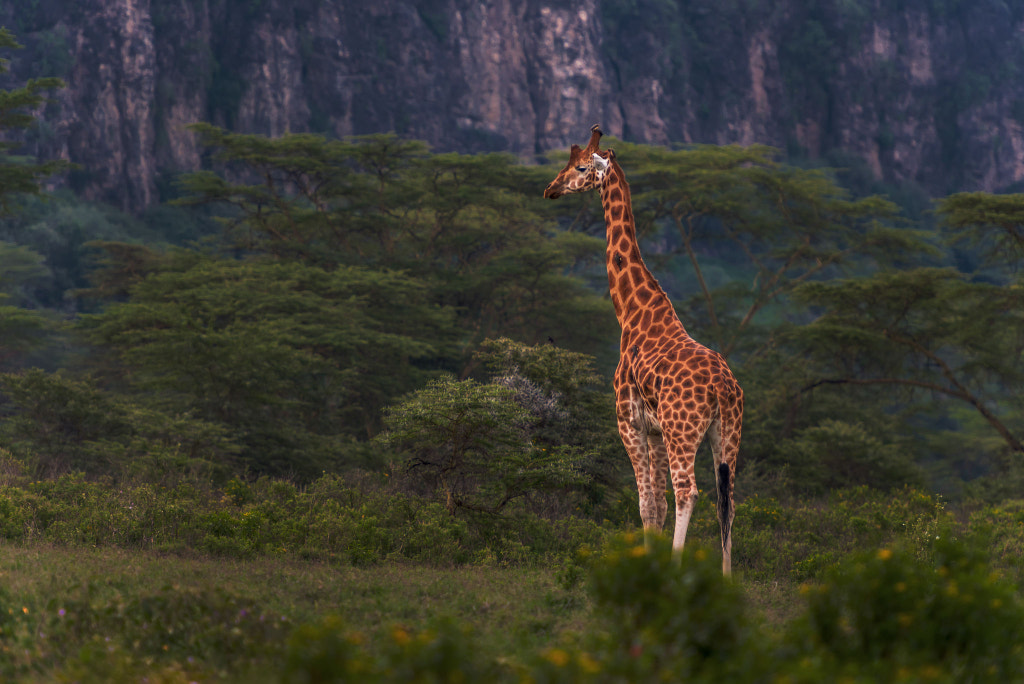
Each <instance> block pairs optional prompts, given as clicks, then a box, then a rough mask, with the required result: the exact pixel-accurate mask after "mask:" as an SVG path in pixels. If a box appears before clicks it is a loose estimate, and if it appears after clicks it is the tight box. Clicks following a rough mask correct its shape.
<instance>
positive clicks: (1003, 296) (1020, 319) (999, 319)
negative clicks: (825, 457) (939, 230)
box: [792, 268, 1024, 454]
mask: <svg viewBox="0 0 1024 684" xmlns="http://www.w3.org/2000/svg"><path fill="white" fill-rule="evenodd" d="M798 300H799V301H801V302H803V303H805V304H808V305H813V306H814V307H819V308H820V309H821V310H822V314H821V315H820V316H819V317H818V318H817V319H816V320H815V321H814V322H812V323H811V324H809V325H807V326H803V327H802V328H799V329H797V330H794V331H793V333H792V339H794V340H795V341H797V343H798V344H799V345H800V346H801V348H802V350H803V352H804V353H805V354H806V356H807V357H808V358H809V359H812V360H813V361H812V363H813V364H814V367H815V371H816V372H815V376H816V377H815V376H812V379H810V380H809V382H807V384H805V385H804V386H803V387H801V388H800V389H799V393H801V394H806V393H809V392H812V391H814V390H815V389H817V388H818V387H821V386H823V385H875V386H889V387H893V388H902V389H905V390H910V391H912V393H920V392H925V393H926V395H927V396H939V397H944V398H946V399H953V400H956V401H958V402H964V403H965V404H966V405H968V406H970V407H971V408H972V409H973V410H974V411H976V412H977V413H978V414H979V415H980V416H981V417H982V418H983V419H984V420H985V422H986V423H987V424H988V425H989V426H990V427H991V429H993V430H995V432H996V433H997V434H998V435H999V436H1000V437H1001V439H1002V440H1003V441H1004V443H1005V446H1006V447H1008V448H1009V449H1011V450H1012V451H1014V452H1017V453H1021V454H1024V444H1022V437H1024V430H1022V429H1024V423H1022V422H1021V420H1020V415H1021V409H1022V408H1024V403H1022V402H1021V398H1020V393H1019V388H1020V387H1021V386H1022V383H1024V364H1022V363H1021V361H1022V356H1021V355H1022V353H1024V334H1022V333H1024V294H1022V293H1021V292H1020V289H1019V288H1010V287H1001V286H998V285H992V284H987V283H978V282H971V281H970V280H969V279H968V278H966V277H965V276H964V275H963V274H961V273H959V272H957V271H955V270H954V269H932V268H918V269H912V270H908V271H896V272H886V273H878V274H875V275H873V276H870V277H866V278H860V279H851V280H839V281H833V282H829V283H815V284H808V285H805V286H803V287H802V288H801V289H800V290H799V292H798Z"/></svg>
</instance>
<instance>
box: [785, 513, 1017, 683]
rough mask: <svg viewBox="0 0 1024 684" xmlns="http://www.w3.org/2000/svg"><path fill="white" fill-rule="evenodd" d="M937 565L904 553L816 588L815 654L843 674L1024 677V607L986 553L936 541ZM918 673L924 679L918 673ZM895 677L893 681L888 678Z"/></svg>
mask: <svg viewBox="0 0 1024 684" xmlns="http://www.w3.org/2000/svg"><path fill="white" fill-rule="evenodd" d="M933 553H934V557H933V562H931V563H927V562H922V561H920V560H917V558H916V557H915V556H914V554H913V553H911V552H908V551H905V550H902V549H899V548H897V549H895V550H894V549H890V548H885V547H883V548H881V549H879V550H877V551H875V552H873V553H865V554H859V555H857V556H854V557H852V558H850V559H849V560H847V561H846V562H845V563H844V565H843V566H842V567H841V568H837V569H836V570H835V571H833V572H831V573H829V575H828V576H827V577H826V580H825V582H824V583H823V584H821V585H819V586H817V587H813V588H809V590H808V594H809V598H808V604H809V606H808V614H807V618H806V624H805V628H806V629H807V631H808V632H809V636H808V637H807V638H808V642H809V643H808V646H807V647H809V648H813V649H815V650H818V649H820V650H821V651H822V652H823V653H824V655H825V657H826V660H825V662H826V663H828V666H830V667H833V668H835V670H836V671H839V672H858V673H860V674H861V675H869V674H875V673H877V675H876V676H879V677H880V678H884V677H886V676H887V675H886V673H893V672H906V673H907V675H908V676H909V677H913V676H915V675H916V677H919V678H922V679H926V678H940V677H941V678H943V679H948V680H950V681H964V680H965V679H974V678H976V679H977V680H979V681H1005V680H1006V679H1013V678H1015V677H1017V676H1019V675H1020V673H1021V671H1022V670H1024V650H1022V648H1021V646H1020V643H1019V640H1018V639H1017V638H1016V636H1015V635H1016V633H1017V631H1018V630H1019V629H1021V627H1022V626H1024V606H1022V604H1021V601H1020V597H1019V596H1018V595H1017V592H1016V591H1015V588H1014V586H1013V585H1011V584H1010V583H1008V582H1006V581H1004V580H1001V579H1000V578H999V577H998V576H997V575H994V574H993V573H992V571H991V569H990V568H989V566H988V564H987V563H986V558H985V556H986V555H987V554H986V553H985V552H983V551H982V550H981V548H980V547H979V546H970V545H966V544H963V543H959V542H956V541H953V540H951V539H950V538H949V537H948V532H947V533H945V534H944V535H942V536H940V537H939V538H938V539H936V541H935V543H934V550H933ZM910 673H915V674H914V675H911V674H910ZM888 676H891V675H888Z"/></svg>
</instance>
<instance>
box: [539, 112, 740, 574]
mask: <svg viewBox="0 0 1024 684" xmlns="http://www.w3.org/2000/svg"><path fill="white" fill-rule="evenodd" d="M600 137H601V131H600V129H599V128H598V127H597V126H594V127H593V129H592V135H591V139H590V144H589V145H587V148H586V149H584V150H580V148H579V147H577V146H576V145H573V146H572V150H571V152H570V157H569V163H568V164H567V165H566V167H565V168H564V169H563V170H562V172H561V173H559V175H558V176H557V177H556V178H555V180H554V181H552V183H551V184H550V185H549V186H548V188H547V190H545V191H544V196H545V197H549V198H551V199H556V198H558V197H560V196H561V195H564V194H568V193H574V192H585V191H587V190H591V189H594V188H599V189H600V191H601V204H602V206H603V208H604V217H605V230H606V236H607V240H608V245H607V253H606V261H607V268H608V287H609V291H610V293H611V299H612V304H613V305H614V306H615V316H616V318H618V320H619V325H620V326H621V327H622V340H621V344H620V349H619V351H620V357H619V366H618V368H617V369H616V371H615V378H614V387H615V405H616V415H617V418H618V426H619V434H620V436H621V437H622V442H623V444H624V445H625V447H626V451H627V452H628V453H629V458H630V461H632V463H633V471H634V473H635V474H636V483H637V490H638V492H639V495H640V517H641V518H642V520H643V525H644V530H645V532H646V531H650V530H661V528H662V526H663V525H664V523H665V516H666V513H667V510H668V502H667V501H666V500H665V485H666V479H667V476H671V481H672V487H673V490H674V492H675V500H676V520H675V534H674V537H673V541H672V546H673V549H675V550H676V551H679V550H681V549H682V546H683V542H684V540H685V538H686V528H687V527H688V525H689V522H690V516H691V514H692V513H693V507H694V504H695V503H696V500H697V483H696V480H695V479H694V460H695V456H696V453H697V447H698V446H700V443H701V441H703V439H704V436H705V435H707V436H708V439H709V441H710V443H711V450H712V453H713V456H714V461H715V478H716V481H717V482H718V519H719V523H720V525H721V528H722V569H723V571H724V572H725V573H726V574H728V573H729V572H730V571H731V555H732V521H733V516H734V506H733V482H734V479H735V475H736V462H737V461H736V459H737V453H738V451H739V445H740V430H741V426H742V419H743V391H742V390H741V389H740V386H739V383H737V382H736V378H735V377H733V374H732V371H730V370H729V366H728V365H727V364H726V362H725V359H723V358H722V357H721V355H719V354H718V353H717V352H715V351H712V350H711V349H708V348H707V347H704V346H703V345H701V344H699V343H698V342H696V341H695V340H694V339H693V338H692V337H690V336H689V334H687V332H686V329H685V328H684V327H683V324H682V322H680V320H679V317H678V316H677V315H676V312H675V309H674V308H673V306H672V303H671V302H670V301H669V299H668V296H667V295H666V294H665V291H664V290H662V288H661V286H660V285H659V284H658V281H657V280H655V278H654V276H653V275H651V272H650V271H649V270H648V269H647V266H646V265H645V264H644V261H643V259H642V258H641V256H640V247H639V245H638V242H637V236H636V227H635V224H634V221H633V209H632V201H631V198H630V193H629V185H628V183H626V177H625V174H624V173H623V171H622V168H621V167H620V166H619V164H618V162H617V161H616V160H615V152H614V151H613V150H611V149H609V150H606V151H604V152H601V151H600V150H599V149H598V148H599V141H600Z"/></svg>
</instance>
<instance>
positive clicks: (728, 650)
mask: <svg viewBox="0 0 1024 684" xmlns="http://www.w3.org/2000/svg"><path fill="white" fill-rule="evenodd" d="M591 592H592V595H593V599H594V603H595V607H596V610H597V611H598V612H599V613H600V615H601V616H602V617H603V618H604V623H605V624H606V626H607V630H608V637H607V643H603V644H601V647H600V648H599V649H597V650H596V652H599V653H601V654H602V655H601V656H600V658H599V660H598V665H597V669H600V670H601V671H605V672H608V673H609V674H611V675H613V676H618V677H621V678H623V679H625V680H626V681H658V680H664V679H683V680H691V679H698V680H710V679H715V680H721V681H737V679H736V678H737V677H739V676H741V675H742V674H743V673H746V672H749V671H750V669H751V668H752V667H754V666H755V664H756V663H755V661H756V660H757V659H758V658H759V653H760V650H759V646H758V643H759V640H758V639H757V637H756V630H755V627H754V625H753V622H752V621H751V620H750V618H749V617H748V615H747V611H746V600H745V598H744V595H743V593H742V591H741V589H740V588H739V587H738V586H737V585H736V584H735V583H733V582H732V581H730V580H729V579H728V578H726V577H723V576H722V569H721V564H720V562H719V561H718V560H717V559H715V558H713V557H712V554H709V553H708V552H707V551H705V550H704V549H700V548H687V550H686V551H685V552H684V553H683V554H682V555H681V556H677V557H673V553H672V549H671V543H670V541H669V540H668V539H667V538H665V537H660V536H659V537H656V538H654V539H653V540H651V541H650V543H648V544H645V543H644V542H643V541H642V540H641V539H640V538H639V537H638V536H637V535H632V534H628V535H623V536H621V537H618V538H616V539H615V540H613V542H612V543H611V544H610V546H609V548H608V549H607V551H606V553H605V554H604V555H603V556H602V557H600V558H598V559H597V560H596V561H595V563H594V567H593V571H592V577H591ZM548 660H550V658H548ZM577 661H578V659H577ZM585 663H586V660H584V661H583V662H580V663H579V666H580V667H581V668H584V669H586V665H585Z"/></svg>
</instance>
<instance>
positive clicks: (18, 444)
mask: <svg viewBox="0 0 1024 684" xmlns="http://www.w3.org/2000/svg"><path fill="white" fill-rule="evenodd" d="M0 388H2V390H3V392H4V393H5V394H6V395H7V397H8V400H9V402H10V403H11V404H12V405H13V407H14V410H11V409H10V408H8V410H7V413H8V415H7V417H6V420H5V421H4V422H3V423H2V425H0V435H2V436H3V438H4V439H5V440H6V441H7V443H8V444H9V446H10V447H11V449H12V450H13V451H14V452H15V453H17V454H19V455H20V456H21V457H22V458H23V459H24V460H25V462H27V463H28V464H30V467H31V468H32V470H33V471H34V472H35V473H37V474H38V475H41V476H44V477H53V476H57V475H61V474H64V473H67V472H69V471H72V470H75V471H82V472H87V473H89V474H90V475H93V476H101V475H104V474H108V473H110V472H116V471H120V472H123V473H126V474H133V475H136V476H144V477H146V478H147V479H149V480H150V481H155V482H160V481H166V480H170V481H175V480H176V479H177V478H179V477H182V476H185V475H191V476H195V475H199V474H202V475H204V476H210V475H214V474H217V472H218V468H223V467H224V466H226V465H228V463H229V461H230V459H231V458H232V456H233V454H234V453H235V452H236V451H237V447H235V446H234V444H232V442H231V441H230V439H229V438H228V437H227V436H226V435H225V432H224V430H223V429H221V428H219V427H218V426H216V425H213V424H210V423H207V422H205V421H203V420H199V419H196V418H195V417H193V416H190V415H189V414H187V413H183V414H175V413H167V412H163V411H159V410H156V409H152V408H146V407H145V406H143V405H139V404H136V403H135V402H130V401H126V400H125V398H123V397H121V396H119V395H111V394H109V393H106V392H104V391H102V390H101V389H99V388H98V387H96V385H95V384H94V383H93V382H91V381H88V380H74V379H71V378H68V377H67V376H65V375H64V374H63V373H60V372H58V373H55V374H52V375H51V374H47V373H45V372H43V371H41V370H38V369H32V370H29V371H26V372H24V373H20V374H6V375H0Z"/></svg>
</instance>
